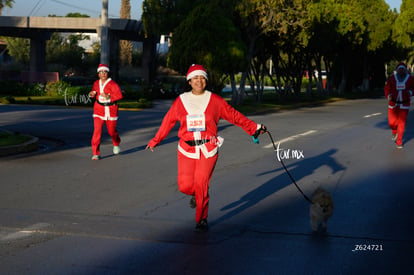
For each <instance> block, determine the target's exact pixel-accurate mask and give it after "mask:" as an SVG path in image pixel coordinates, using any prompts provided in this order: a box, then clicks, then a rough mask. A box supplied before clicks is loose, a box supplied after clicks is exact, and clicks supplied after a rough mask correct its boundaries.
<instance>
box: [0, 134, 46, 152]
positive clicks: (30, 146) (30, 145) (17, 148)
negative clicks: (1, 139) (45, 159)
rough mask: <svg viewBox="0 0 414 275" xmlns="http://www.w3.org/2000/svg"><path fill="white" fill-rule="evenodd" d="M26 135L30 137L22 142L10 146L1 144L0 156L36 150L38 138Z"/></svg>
mask: <svg viewBox="0 0 414 275" xmlns="http://www.w3.org/2000/svg"><path fill="white" fill-rule="evenodd" d="M27 136H29V137H31V139H30V140H29V141H26V142H24V143H21V144H16V145H10V146H1V147H0V157H4V156H10V155H16V154H21V153H29V152H33V151H36V150H37V148H38V145H39V138H37V137H33V136H30V135H27Z"/></svg>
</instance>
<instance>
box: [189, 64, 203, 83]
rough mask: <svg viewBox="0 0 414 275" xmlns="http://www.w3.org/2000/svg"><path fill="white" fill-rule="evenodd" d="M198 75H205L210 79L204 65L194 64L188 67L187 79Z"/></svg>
mask: <svg viewBox="0 0 414 275" xmlns="http://www.w3.org/2000/svg"><path fill="white" fill-rule="evenodd" d="M197 75H201V76H204V78H205V79H207V80H208V77H207V72H206V70H205V69H204V67H203V65H197V64H193V65H191V66H190V68H189V69H188V72H187V77H186V78H187V80H190V79H191V78H193V77H194V76H197Z"/></svg>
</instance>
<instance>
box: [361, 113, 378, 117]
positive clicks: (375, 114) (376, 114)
mask: <svg viewBox="0 0 414 275" xmlns="http://www.w3.org/2000/svg"><path fill="white" fill-rule="evenodd" d="M379 115H382V113H374V114H370V115H366V116H364V118H369V117H373V116H379Z"/></svg>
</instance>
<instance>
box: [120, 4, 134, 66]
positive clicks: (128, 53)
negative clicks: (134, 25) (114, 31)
mask: <svg viewBox="0 0 414 275" xmlns="http://www.w3.org/2000/svg"><path fill="white" fill-rule="evenodd" d="M119 13H120V18H124V19H130V18H131V2H130V0H122V1H121V9H120V12H119ZM119 47H120V59H121V65H123V66H130V65H131V64H132V42H131V41H128V40H121V41H120V42H119Z"/></svg>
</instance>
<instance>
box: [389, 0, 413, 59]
mask: <svg viewBox="0 0 414 275" xmlns="http://www.w3.org/2000/svg"><path fill="white" fill-rule="evenodd" d="M400 9H401V13H400V14H399V15H398V16H397V18H396V20H395V24H394V25H393V30H392V38H393V40H394V41H396V42H397V46H398V47H399V48H400V49H406V51H402V53H401V54H400V55H398V56H396V58H397V59H406V57H405V56H406V55H408V58H407V59H408V60H407V61H408V62H409V63H413V62H414V26H413V24H412V18H413V16H414V0H403V1H402V4H401V7H400Z"/></svg>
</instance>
